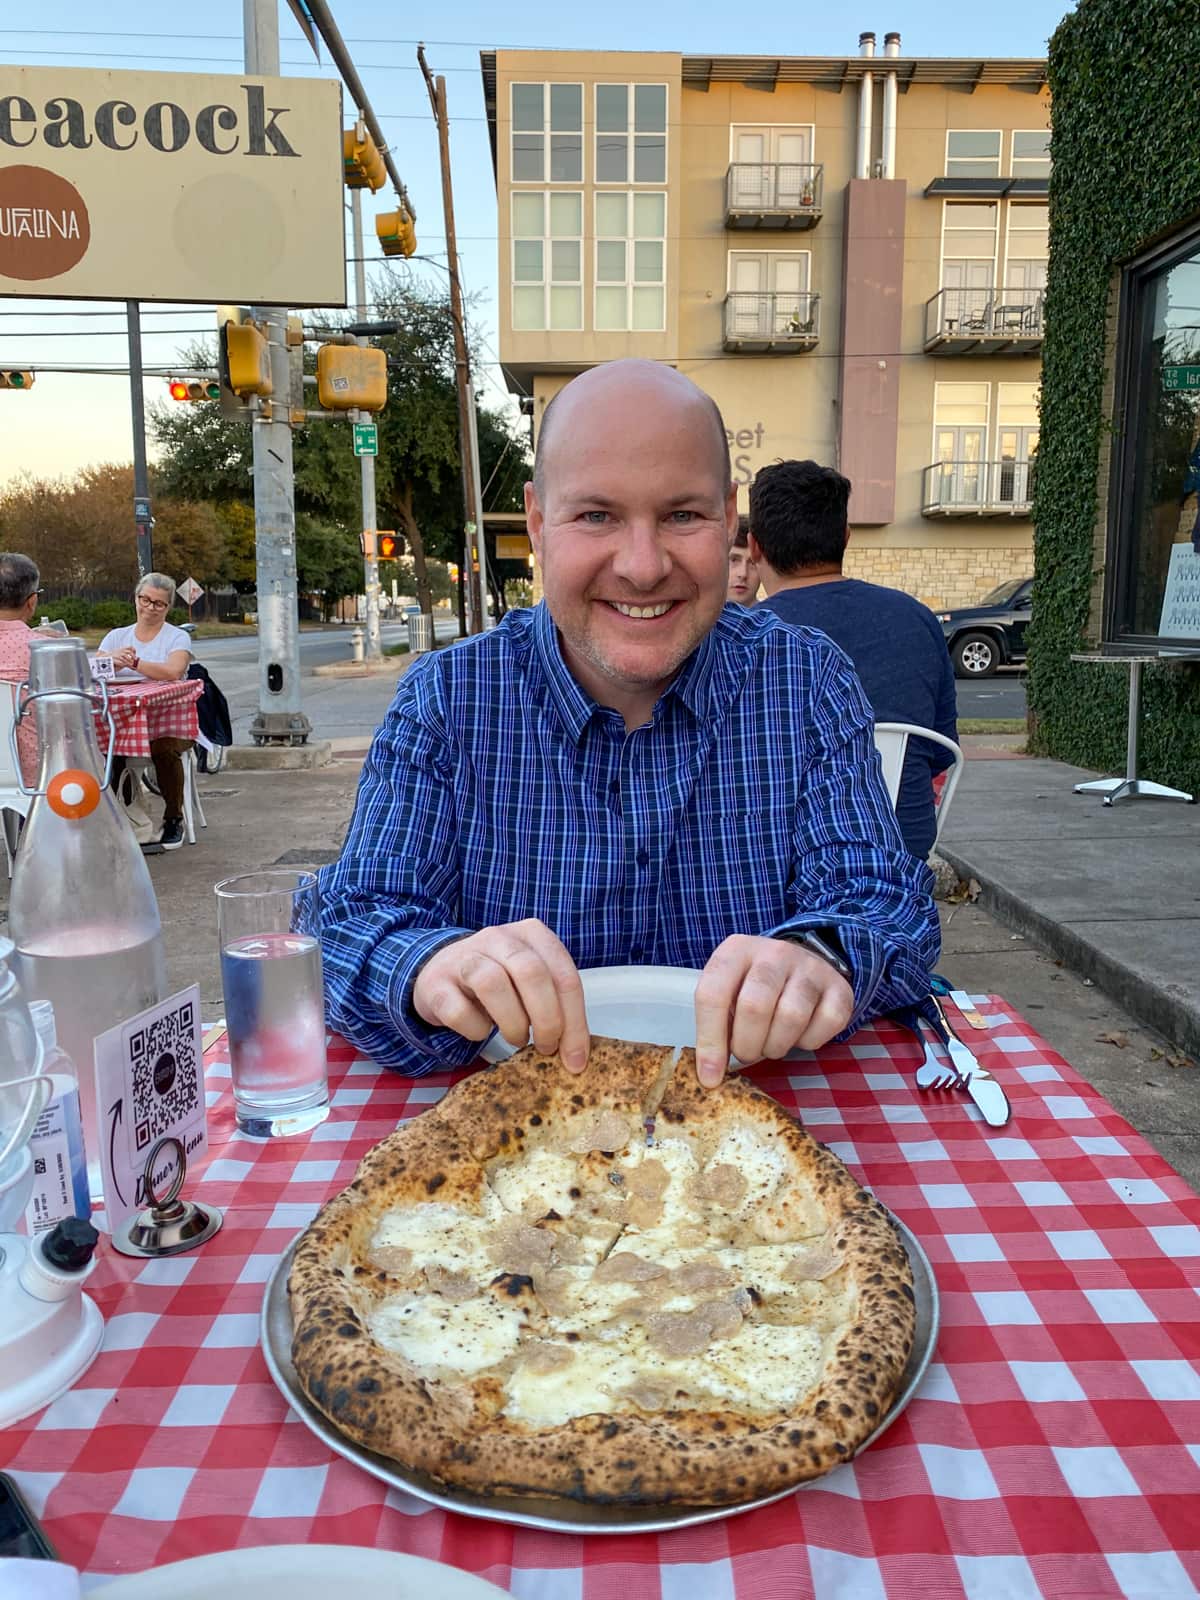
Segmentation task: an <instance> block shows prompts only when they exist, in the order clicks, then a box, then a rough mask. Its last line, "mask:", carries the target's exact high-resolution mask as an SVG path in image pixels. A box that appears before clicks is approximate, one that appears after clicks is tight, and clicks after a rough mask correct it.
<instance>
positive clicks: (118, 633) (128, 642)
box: [100, 622, 192, 678]
mask: <svg viewBox="0 0 1200 1600" xmlns="http://www.w3.org/2000/svg"><path fill="white" fill-rule="evenodd" d="M136 635H137V623H136V622H131V623H130V624H129V626H128V627H127V628H112V629H110V630H109V632H108V633H106V634H105V635H104V637H103V639H101V641H100V652H101V654H102V655H113V654H115V652H116V651H118V650H124V649H125V648H126V646H129V647H131V648H132V649H134V650H136V651H137V653H138V656H139V658H140V659H141V660H142V661H154V662H157V663H158V664H159V665H160V666H165V665H166V661H167V657H168V656H169V655H170V654H171V652H172V651H173V650H186V651H187V653H188V659H189V660H190V659H191V654H192V641H191V639H190V638H189V637H188V635H187V634H186V633H184V631H183V629H182V628H177V627H176V626H175V624H174V623H173V622H164V623H163V625H162V627H161V628H160V629H159V630H158V632H157V633H156V634H155V636H154V638H153V639H151V640H150V642H149V643H147V642H146V641H145V640H144V639H139V638H137V636H136ZM140 676H141V677H143V678H144V677H145V676H146V674H145V673H144V672H143V673H141V674H140Z"/></svg>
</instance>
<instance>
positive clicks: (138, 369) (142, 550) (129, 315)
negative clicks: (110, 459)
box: [125, 300, 154, 578]
mask: <svg viewBox="0 0 1200 1600" xmlns="http://www.w3.org/2000/svg"><path fill="white" fill-rule="evenodd" d="M125 325H126V327H127V328H128V330H129V410H130V413H131V417H132V421H133V521H134V526H135V527H136V528H137V564H138V577H139V578H144V577H145V576H146V574H147V573H148V572H153V571H154V541H153V538H152V535H153V531H154V518H153V517H152V516H151V515H150V476H149V469H148V468H147V465H146V397H145V394H144V393H143V390H142V312H141V307H140V306H139V305H138V303H137V301H136V300H126V302H125Z"/></svg>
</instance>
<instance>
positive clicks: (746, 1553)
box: [0, 996, 1200, 1600]
mask: <svg viewBox="0 0 1200 1600" xmlns="http://www.w3.org/2000/svg"><path fill="white" fill-rule="evenodd" d="M977 1003H978V1004H979V1008H980V1010H981V1011H982V1012H983V1013H984V1015H985V1017H986V1018H987V1020H988V1022H989V1025H990V1026H989V1031H988V1032H987V1033H973V1034H972V1035H971V1043H972V1045H973V1046H974V1048H975V1049H976V1051H977V1053H978V1055H979V1056H980V1059H981V1060H982V1061H983V1062H984V1064H985V1065H987V1066H988V1067H989V1068H990V1069H991V1070H992V1072H993V1073H994V1074H995V1076H996V1077H997V1078H998V1079H999V1080H1000V1081H1001V1083H1002V1084H1003V1085H1004V1088H1005V1089H1006V1091H1007V1093H1008V1095H1009V1098H1010V1100H1011V1101H1012V1106H1013V1120H1012V1122H1011V1124H1010V1125H1009V1126H1008V1127H1007V1128H1006V1129H1004V1130H1003V1131H1002V1132H1000V1133H995V1132H990V1131H989V1130H987V1129H986V1128H985V1127H984V1126H983V1124H982V1123H981V1122H980V1121H979V1120H978V1114H977V1113H976V1112H975V1110H974V1108H973V1107H972V1106H971V1105H970V1103H969V1102H968V1101H967V1099H966V1098H965V1096H962V1095H957V1094H950V1093H941V1094H936V1093H934V1094H923V1093H922V1092H921V1091H920V1090H918V1089H917V1088H916V1087H915V1085H914V1083H913V1077H912V1073H913V1068H914V1066H915V1059H916V1050H915V1046H914V1045H913V1042H912V1040H911V1038H910V1036H909V1035H907V1034H906V1033H904V1032H903V1031H902V1030H900V1029H899V1028H897V1027H895V1026H893V1025H892V1024H890V1023H888V1022H882V1023H879V1024H876V1025H872V1026H868V1027H866V1028H863V1029H862V1030H861V1031H860V1032H859V1033H858V1034H856V1035H855V1036H854V1038H853V1039H851V1040H850V1041H849V1042H847V1043H845V1044H840V1045H830V1046H827V1047H826V1048H825V1049H823V1050H821V1051H820V1052H818V1054H817V1056H816V1057H815V1058H813V1057H803V1058H801V1059H798V1060H793V1061H787V1062H782V1063H775V1064H764V1065H762V1066H760V1067H759V1068H756V1069H755V1070H754V1072H753V1077H754V1078H755V1079H756V1080H757V1081H758V1082H759V1083H760V1084H761V1085H762V1086H763V1087H764V1088H765V1089H767V1090H768V1091H769V1092H770V1093H772V1094H773V1095H775V1096H776V1097H777V1098H778V1099H779V1100H780V1101H781V1102H782V1103H783V1104H784V1105H785V1106H787V1107H788V1108H789V1109H790V1110H792V1111H794V1112H796V1113H797V1114H798V1115H799V1116H800V1118H801V1119H802V1120H803V1121H804V1123H805V1124H806V1125H807V1126H808V1127H809V1128H811V1129H812V1131H813V1133H814V1134H815V1135H816V1136H817V1138H819V1139H821V1140H823V1141H825V1142H826V1143H828V1144H829V1145H830V1146H831V1147H832V1148H833V1149H834V1150H835V1151H836V1152H837V1153H838V1155H840V1156H841V1157H842V1158H843V1159H844V1160H845V1161H846V1162H847V1163H848V1164H849V1166H850V1168H851V1170H852V1171H853V1172H854V1173H855V1174H856V1175H857V1176H859V1177H861V1179H862V1180H863V1181H864V1182H865V1183H866V1184H868V1185H869V1186H870V1187H871V1188H872V1189H873V1190H874V1191H875V1193H876V1194H877V1195H878V1196H879V1198H880V1199H881V1200H883V1201H884V1202H885V1203H886V1204H887V1205H888V1206H889V1207H891V1209H892V1211H893V1212H894V1213H895V1214H896V1215H897V1216H898V1217H900V1218H902V1219H903V1220H904V1221H905V1222H906V1223H907V1225H908V1226H909V1227H910V1228H911V1229H912V1231H913V1232H914V1233H915V1234H916V1235H917V1237H918V1238H919V1239H920V1240H921V1242H922V1244H923V1245H924V1247H925V1249H926V1251H927V1252H928V1254H929V1256H930V1258H931V1260H932V1262H933V1265H934V1269H935V1272H936V1275H937V1279H938V1283H939V1285H940V1292H941V1311H942V1329H941V1334H940V1337H939V1340H938V1344H937V1349H936V1353H935V1355H934V1358H933V1362H932V1364H931V1366H930V1368H929V1371H928V1373H927V1374H926V1377H925V1379H924V1382H923V1383H922V1385H921V1388H920V1390H919V1391H918V1394H917V1395H916V1397H915V1398H914V1399H913V1401H912V1402H911V1404H910V1405H909V1406H908V1408H907V1410H906V1411H905V1412H904V1413H903V1414H902V1415H901V1416H900V1418H899V1419H898V1420H897V1421H896V1422H895V1423H894V1424H893V1425H892V1427H891V1428H890V1429H889V1430H888V1432H887V1433H885V1434H884V1435H883V1437H882V1438H881V1439H880V1440H879V1441H878V1442H877V1443H876V1444H875V1445H873V1446H872V1447H871V1448H870V1449H868V1450H867V1451H865V1452H864V1453H863V1454H862V1455H861V1456H860V1457H859V1458H858V1459H857V1460H855V1461H854V1462H852V1463H849V1464H847V1465H845V1466H842V1467H839V1468H838V1469H837V1470H836V1471H834V1472H832V1473H830V1474H829V1475H828V1476H827V1477H825V1478H823V1479H822V1480H820V1482H818V1483H817V1484H815V1485H814V1486H813V1487H811V1488H807V1489H802V1490H800V1491H799V1492H797V1493H795V1494H792V1495H790V1496H788V1497H787V1498H786V1499H784V1500H781V1501H778V1502H777V1503H775V1504H773V1505H770V1506H766V1507H763V1508H762V1509H760V1510H757V1511H751V1512H748V1513H746V1514H744V1515H740V1516H731V1517H728V1518H726V1519H724V1520H721V1521H717V1522H712V1523H708V1524H705V1525H702V1526H697V1527H693V1528H684V1529H680V1530H677V1531H675V1532H671V1533H666V1534H657V1535H656V1534H647V1533H636V1532H631V1533H628V1534H619V1535H614V1536H600V1535H591V1536H581V1535H568V1534H562V1533H551V1532H541V1531H536V1530H530V1529H525V1528H514V1527H511V1526H509V1525H507V1524H505V1523H503V1522H491V1521H479V1520H475V1519H469V1518H467V1517H465V1516H461V1515H459V1514H457V1513H446V1512H443V1511H441V1510H438V1509H434V1508H432V1507H429V1506H427V1505H426V1504H424V1503H423V1502H422V1501H420V1500H418V1499H416V1498H412V1497H410V1496H409V1495H407V1494H405V1493H399V1492H397V1491H395V1490H394V1489H388V1488H387V1487H386V1486H385V1485H384V1484H382V1483H380V1482H378V1481H377V1480H376V1479H375V1478H373V1477H370V1476H368V1474H367V1473H365V1472H363V1471H361V1470H360V1469H359V1468H358V1467H356V1466H353V1465H351V1464H350V1463H349V1462H347V1461H345V1460H343V1459H342V1458H341V1457H339V1456H335V1455H334V1454H332V1453H331V1451H330V1450H329V1449H328V1448H327V1447H326V1446H325V1445H324V1444H323V1443H322V1442H321V1441H320V1440H318V1439H317V1438H316V1437H315V1436H314V1435H313V1434H312V1433H311V1432H310V1431H309V1430H308V1428H307V1427H305V1426H304V1425H303V1424H302V1423H301V1422H300V1421H299V1420H298V1419H297V1418H296V1417H295V1416H293V1415H289V1412H288V1408H287V1406H286V1404H285V1402H284V1401H283V1399H282V1398H281V1396H280V1394H279V1393H278V1391H277V1390H276V1388H275V1387H274V1385H273V1383H272V1382H271V1379H270V1377H269V1375H268V1372H267V1368H266V1365H265V1363H264V1360H263V1356H262V1353H261V1351H260V1349H259V1343H258V1338H259V1310H260V1306H261V1302H262V1297H263V1285H264V1283H265V1282H266V1280H267V1278H268V1277H269V1275H270V1273H271V1271H272V1269H273V1268H274V1266H275V1264H276V1262H277V1261H278V1258H279V1256H280V1253H281V1252H282V1251H283V1250H284V1249H285V1247H286V1246H287V1244H288V1243H289V1241H290V1240H291V1239H292V1238H293V1237H294V1236H295V1234H296V1233H297V1231H298V1230H299V1229H301V1228H303V1227H304V1226H305V1224H306V1223H307V1222H308V1221H309V1219H310V1218H311V1217H312V1216H313V1214H314V1212H315V1211H316V1210H317V1208H318V1206H320V1204H321V1203H322V1202H323V1201H324V1200H326V1199H327V1198H328V1197H329V1196H330V1195H332V1194H334V1193H336V1192H337V1191H338V1190H339V1189H340V1188H341V1187H342V1186H343V1185H345V1184H346V1183H348V1182H349V1181H350V1180H351V1178H352V1177H353V1175H354V1171H355V1168H356V1166H357V1164H358V1162H359V1160H360V1159H361V1157H362V1156H363V1155H364V1154H365V1153H366V1151H367V1150H369V1149H370V1148H371V1147H372V1146H373V1145H374V1144H375V1143H376V1142H377V1141H378V1140H380V1139H382V1138H383V1137H384V1136H385V1135H386V1134H388V1133H389V1132H390V1131H391V1130H392V1128H393V1127H394V1126H395V1124H396V1123H397V1121H398V1120H400V1119H401V1118H404V1117H408V1116H412V1115H414V1114H416V1113H417V1112H420V1111H421V1110H423V1109H424V1108H425V1107H426V1106H428V1105H430V1104H432V1103H433V1102H435V1101H436V1100H438V1099H439V1098H440V1097H441V1095H442V1094H443V1093H444V1092H445V1090H446V1088H447V1087H448V1085H449V1084H451V1083H452V1082H454V1081H455V1080H456V1078H457V1077H458V1076H461V1074H450V1073H443V1074H440V1075H437V1076H434V1077H428V1078H421V1079H408V1078H403V1077H399V1076H396V1075H394V1074H392V1073H389V1072H386V1071H381V1070H379V1069H378V1068H376V1067H375V1066H373V1065H372V1064H371V1063H370V1062H368V1061H365V1060H361V1059H358V1058H357V1057H356V1055H355V1052H354V1051H353V1049H351V1048H350V1047H349V1046H348V1045H346V1044H345V1043H344V1042H343V1041H341V1040H338V1039H334V1040H332V1041H331V1047H330V1065H331V1074H330V1078H331V1086H332V1089H333V1109H332V1114H331V1116H330V1118H329V1120H328V1121H327V1122H325V1123H324V1124H323V1125H322V1126H320V1127H318V1128H316V1129H315V1130H314V1131H313V1132H312V1133H311V1134H308V1135H305V1136H302V1137H298V1138H294V1139H284V1140H279V1141H276V1142H273V1143H260V1142H255V1141H251V1140H249V1139H247V1138H245V1137H244V1136H242V1135H240V1134H238V1133H237V1132H236V1131H235V1129H234V1124H233V1113H232V1105H231V1100H230V1092H229V1068H228V1061H227V1056H226V1055H225V1054H224V1052H223V1045H222V1044H221V1042H218V1043H217V1044H215V1045H214V1046H213V1047H212V1048H210V1050H209V1052H208V1056H207V1063H208V1067H207V1070H208V1088H209V1101H210V1107H211V1109H210V1140H211V1148H210V1150H209V1154H208V1157H207V1160H206V1162H205V1163H203V1164H202V1165H200V1166H198V1168H197V1170H196V1171H195V1172H194V1174H193V1175H192V1177H191V1179H190V1181H189V1186H188V1187H189V1192H191V1193H192V1194H194V1195H196V1196H197V1197H198V1198H200V1199H202V1200H205V1201H208V1202H211V1203H214V1204H216V1205H218V1206H220V1207H222V1208H224V1211H225V1225H224V1227H223V1229H222V1230H221V1232H220V1233H218V1234H217V1235H216V1237H215V1238H213V1239H212V1240H210V1241H209V1243H208V1244H206V1245H205V1246H203V1247H202V1248H201V1249H199V1250H197V1251H195V1252H193V1253H191V1254H187V1255H180V1256H174V1257H170V1258H167V1259H164V1260H157V1261H141V1260H131V1259H128V1258H126V1257H122V1256H117V1255H115V1254H113V1252H112V1251H111V1250H110V1249H109V1248H108V1247H107V1246H105V1247H104V1248H103V1251H102V1257H101V1261H100V1265H99V1268H98V1270H97V1272H96V1273H95V1275H94V1276H93V1278H92V1279H91V1281H90V1283H89V1284H88V1290H89V1292H90V1293H91V1294H92V1295H93V1296H94V1297H95V1299H96V1300H97V1302H98V1303H99V1305H100V1308H101V1310H102V1311H103V1313H104V1316H105V1336H104V1345H103V1349H102V1351H101V1354H100V1355H99V1357H98V1358H97V1360H96V1362H95V1363H94V1365H93V1366H92V1367H91V1369H90V1371H89V1372H88V1373H87V1374H86V1376H85V1377H84V1378H83V1379H82V1380H81V1381H80V1382H79V1383H78V1384H77V1386H76V1387H75V1389H74V1390H73V1391H71V1392H70V1393H69V1394H67V1395H65V1396H64V1397H63V1398H62V1399H60V1400H58V1401H56V1402H55V1403H54V1404H53V1405H51V1406H50V1407H48V1408H47V1409H46V1410H44V1411H42V1412H41V1413H39V1414H38V1415H36V1416H34V1417H32V1418H30V1419H29V1420H27V1421H25V1422H23V1423H20V1424H17V1425H15V1426H13V1427H11V1428H9V1429H7V1430H6V1431H5V1432H4V1433H3V1434H0V1467H3V1468H4V1469H5V1470H8V1471H10V1472H13V1473H15V1475H16V1477H17V1481H18V1482H19V1484H20V1485H21V1487H22V1488H23V1490H24V1491H25V1493H26V1494H27V1496H28V1497H29V1499H30V1500H31V1501H32V1502H33V1504H34V1506H35V1507H36V1509H37V1511H38V1512H39V1513H40V1515H41V1516H42V1518H43V1520H44V1522H45V1525H46V1528H47V1531H48V1532H49V1535H50V1537H51V1539H52V1540H53V1541H54V1543H55V1544H56V1545H57V1546H58V1548H59V1550H60V1551H61V1553H62V1555H63V1557H64V1559H65V1560H67V1561H69V1562H72V1563H74V1564H75V1565H76V1566H78V1567H79V1568H81V1569H82V1570H83V1571H84V1572H85V1573H87V1574H89V1575H91V1576H93V1577H94V1576H96V1575H100V1574H114V1573H122V1572H131V1571H139V1570H142V1569H144V1568H147V1567H151V1566H157V1565H159V1564H162V1563H164V1562H169V1561H177V1560H181V1559H183V1558H185V1557H187V1556H191V1555H196V1554H201V1553H204V1552H208V1551H214V1550H220V1549H227V1548H231V1547H234V1546H247V1545H263V1544H278V1543H305V1542H316V1543H342V1544H357V1545H374V1546H378V1547H382V1548H388V1549H394V1550H404V1551H409V1552H411V1553H413V1554H417V1555H423V1556H428V1557H433V1558H435V1559H437V1560H440V1561H444V1562H448V1563H451V1564H453V1565H455V1566H459V1567H463V1568H466V1569H469V1570H471V1571H473V1572H477V1573H479V1574H481V1575H482V1576H484V1577H486V1578H488V1579H490V1580H491V1581H492V1582H494V1583H496V1584H498V1585H499V1586H500V1587H502V1588H505V1589H509V1590H511V1591H512V1593H513V1594H514V1595H517V1596H520V1597H523V1600H532V1597H535V1596H536V1597H537V1600H684V1597H686V1600H710V1597H711V1600H797V1597H802V1596H810V1595H816V1596H818V1597H824V1596H836V1597H838V1600H857V1597H860V1596H861V1597H862V1600H880V1597H899V1596H903V1597H911V1596H918V1595H919V1596H921V1597H922V1600H926V1597H930V1600H931V1597H939V1600H940V1597H942V1596H952V1595H953V1596H967V1597H970V1600H982V1597H988V1600H999V1597H1004V1600H1016V1597H1028V1596H1045V1597H1046V1600H1062V1597H1064V1596H1087V1597H1088V1600H1103V1597H1107V1596H1120V1595H1145V1596H1153V1597H1154V1600H1168V1597H1175V1596H1185V1595H1187V1596H1191V1595H1194V1594H1195V1593H1196V1590H1197V1587H1198V1586H1200V1374H1198V1370H1197V1356H1198V1354H1200V1301H1198V1299H1197V1295H1198V1292H1200V1199H1198V1198H1197V1196H1196V1195H1195V1194H1193V1193H1192V1191H1191V1190H1190V1189H1189V1188H1188V1186H1187V1185H1186V1184H1185V1183H1184V1182H1183V1180H1182V1179H1181V1178H1180V1177H1178V1176H1177V1175H1176V1174H1175V1173H1174V1172H1173V1171H1172V1170H1171V1168H1170V1167H1169V1166H1168V1165H1167V1163H1166V1162H1165V1161H1164V1160H1162V1158H1161V1157H1159V1156H1158V1155H1157V1154H1156V1153H1155V1152H1154V1151H1153V1150H1152V1149H1151V1148H1150V1146H1149V1145H1148V1144H1147V1143H1146V1142H1145V1140H1143V1139H1142V1138H1141V1137H1140V1136H1139V1135H1138V1134H1137V1133H1135V1132H1134V1131H1133V1129H1132V1128H1130V1126H1129V1125H1128V1123H1126V1122H1125V1121H1124V1120H1123V1119H1122V1118H1121V1117H1120V1116H1118V1115H1117V1113H1116V1112H1114V1111H1113V1109H1112V1107H1111V1106H1109V1105H1108V1103H1107V1102H1106V1101H1105V1099H1104V1098H1103V1096H1102V1095H1100V1094H1099V1093H1098V1092H1097V1091H1096V1090H1095V1089H1093V1088H1091V1087H1090V1086H1089V1085H1088V1084H1087V1083H1085V1082H1084V1081H1083V1080H1082V1079H1081V1078H1079V1077H1078V1076H1077V1074H1076V1073H1075V1072H1073V1071H1072V1069H1071V1068H1070V1067H1069V1066H1068V1065H1067V1064H1066V1062H1065V1061H1063V1060H1062V1058H1061V1057H1059V1056H1057V1055H1056V1054H1055V1053H1054V1052H1053V1051H1052V1050H1051V1049H1049V1047H1048V1046H1047V1045H1046V1044H1045V1043H1044V1042H1043V1041H1042V1040H1041V1039H1040V1038H1039V1037H1038V1035H1037V1034H1036V1033H1035V1032H1034V1030H1033V1029H1032V1028H1031V1027H1030V1026H1029V1024H1028V1023H1027V1022H1025V1021H1024V1020H1023V1019H1022V1018H1021V1017H1019V1016H1017V1015H1015V1014H1014V1013H1013V1012H1012V1011H1011V1009H1010V1008H1009V1007H1007V1006H1006V1005H1005V1003H1004V1002H1003V1001H1002V1000H1000V999H998V998H996V997H994V996H993V997H990V998H989V997H985V996H979V997H977ZM96 1592H97V1593H102V1592H103V1591H102V1589H99V1590H97V1591H96Z"/></svg>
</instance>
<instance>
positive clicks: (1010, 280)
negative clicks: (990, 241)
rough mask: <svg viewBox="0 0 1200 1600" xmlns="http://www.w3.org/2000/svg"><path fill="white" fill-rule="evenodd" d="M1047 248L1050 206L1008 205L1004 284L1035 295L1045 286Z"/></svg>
mask: <svg viewBox="0 0 1200 1600" xmlns="http://www.w3.org/2000/svg"><path fill="white" fill-rule="evenodd" d="M1049 249H1050V208H1049V207H1048V206H1023V205H1010V206H1009V208H1008V259H1007V261H1006V262H1005V266H1004V283H1005V287H1006V288H1009V289H1019V290H1022V291H1023V292H1024V293H1025V294H1028V295H1032V296H1036V295H1040V294H1042V293H1043V291H1044V290H1045V287H1046V257H1047V255H1048V254H1049Z"/></svg>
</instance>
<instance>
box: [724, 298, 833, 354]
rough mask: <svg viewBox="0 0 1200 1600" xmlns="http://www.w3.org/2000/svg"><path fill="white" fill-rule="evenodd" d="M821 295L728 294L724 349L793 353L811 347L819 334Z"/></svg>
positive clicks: (750, 352)
mask: <svg viewBox="0 0 1200 1600" xmlns="http://www.w3.org/2000/svg"><path fill="white" fill-rule="evenodd" d="M820 331H821V296H820V295H819V294H794V293H793V294H751V293H746V292H744V291H741V290H738V291H736V292H734V293H732V294H728V295H726V296H725V339H724V348H725V349H726V350H728V351H730V352H732V353H734V354H737V353H739V352H740V353H742V354H757V355H774V356H781V355H791V354H794V353H796V352H797V351H802V350H811V349H812V348H813V346H814V345H815V344H816V342H817V340H818V338H819V337H820Z"/></svg>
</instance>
